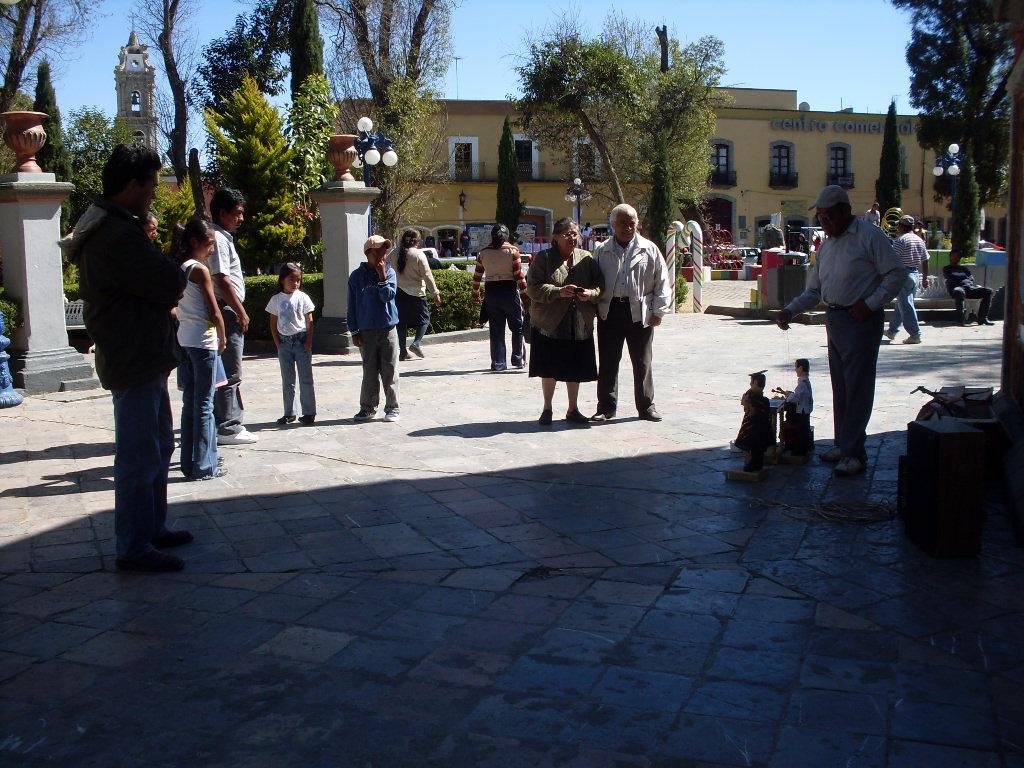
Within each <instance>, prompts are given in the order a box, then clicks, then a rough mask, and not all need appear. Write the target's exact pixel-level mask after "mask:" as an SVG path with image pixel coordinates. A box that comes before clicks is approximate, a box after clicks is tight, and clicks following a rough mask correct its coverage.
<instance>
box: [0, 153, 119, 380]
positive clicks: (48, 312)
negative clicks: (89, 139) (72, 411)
mask: <svg viewBox="0 0 1024 768" xmlns="http://www.w3.org/2000/svg"><path fill="white" fill-rule="evenodd" d="M73 189H74V187H73V186H72V185H71V184H68V183H66V182H58V181H56V177H55V176H54V175H53V174H52V173H8V174H3V175H0V253H3V268H4V288H5V290H6V292H7V295H8V296H10V297H11V298H13V299H15V300H17V301H18V303H20V304H21V315H22V318H23V319H24V322H23V323H22V326H21V327H20V328H18V329H17V330H16V331H15V332H14V333H13V334H11V336H12V339H13V344H12V345H11V373H12V374H13V376H14V385H15V386H16V387H20V388H22V389H24V390H25V391H26V392H29V393H33V392H57V391H61V390H64V389H82V388H84V387H86V386H90V385H91V386H97V387H98V386H99V382H98V381H96V378H95V376H94V375H93V369H92V366H91V365H90V364H89V362H88V360H87V359H86V358H85V356H84V355H82V354H80V353H78V352H76V351H75V350H74V349H72V348H71V347H70V346H68V333H67V329H66V328H65V325H64V279H63V274H62V271H61V254H60V248H59V246H58V245H57V241H58V240H59V239H60V206H61V203H62V202H63V201H64V198H66V197H67V196H68V194H69V193H70V192H71V190H73Z"/></svg>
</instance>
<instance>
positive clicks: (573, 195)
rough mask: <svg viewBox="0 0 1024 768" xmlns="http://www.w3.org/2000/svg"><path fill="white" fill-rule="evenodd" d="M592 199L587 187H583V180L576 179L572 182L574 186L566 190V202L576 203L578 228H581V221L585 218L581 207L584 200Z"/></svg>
mask: <svg viewBox="0 0 1024 768" xmlns="http://www.w3.org/2000/svg"><path fill="white" fill-rule="evenodd" d="M589 199H590V192H588V191H587V189H586V187H584V186H583V180H582V179H580V178H575V179H573V180H572V186H570V187H569V188H568V189H566V190H565V200H566V202H569V203H572V202H575V203H576V226H577V227H578V226H580V221H581V219H582V218H583V207H582V205H581V203H582V201H583V200H589Z"/></svg>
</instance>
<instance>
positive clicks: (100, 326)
mask: <svg viewBox="0 0 1024 768" xmlns="http://www.w3.org/2000/svg"><path fill="white" fill-rule="evenodd" d="M162 165H163V164H162V163H161V162H160V156H159V155H158V154H157V153H156V152H155V151H154V150H152V149H150V148H149V147H146V146H144V145H141V144H132V145H130V146H125V145H124V144H119V145H117V146H116V147H115V148H114V151H113V152H112V153H111V154H110V158H109V159H108V160H107V162H106V164H105V165H104V166H103V197H102V198H101V199H100V200H98V201H97V202H96V203H94V204H93V205H92V206H90V207H89V208H88V209H87V210H86V212H85V213H84V214H82V217H81V218H80V219H79V220H78V222H77V223H76V224H75V229H74V231H73V232H72V234H71V235H70V236H69V237H68V238H65V241H64V242H65V249H66V251H67V253H68V255H69V256H70V257H72V258H75V259H76V260H77V262H78V265H79V270H80V275H81V295H82V299H83V300H84V302H85V309H84V313H83V315H84V319H85V328H86V330H87V331H88V332H89V335H90V336H91V337H92V339H93V341H94V342H95V343H96V361H95V362H96V375H97V376H98V377H99V379H100V383H101V384H102V385H103V387H104V388H105V389H108V390H110V394H111V396H112V399H113V404H114V532H115V534H116V539H117V560H116V564H117V567H118V569H119V570H124V571H180V570H181V569H182V568H184V566H185V564H184V562H183V561H182V559H181V558H180V557H176V556H175V555H172V554H170V553H168V552H164V551H163V550H164V549H167V548H169V547H175V546H178V545H181V544H187V543H188V542H190V541H192V534H190V533H189V532H188V531H173V530H168V528H167V527H166V522H167V472H168V469H169V468H170V464H171V454H172V453H173V452H174V424H173V421H172V418H171V400H170V396H169V394H168V392H167V375H168V374H169V373H170V372H171V371H172V370H173V369H174V367H175V366H176V365H177V363H178V360H177V357H176V354H175V349H174V324H173V319H172V318H171V310H172V309H174V307H175V306H177V304H178V299H179V298H181V295H182V291H183V290H184V289H185V273H184V272H182V271H181V270H180V269H178V265H177V264H175V263H174V261H173V260H172V259H170V258H169V257H167V256H164V255H163V254H161V253H160V251H159V250H158V249H157V247H156V246H155V245H154V244H153V241H152V240H150V239H149V238H148V237H147V236H146V233H145V230H144V229H143V222H144V220H145V218H146V212H147V211H148V210H149V206H150V205H151V204H152V202H153V199H154V198H155V197H156V188H157V185H158V184H159V183H160V182H159V172H160V168H161V167H162Z"/></svg>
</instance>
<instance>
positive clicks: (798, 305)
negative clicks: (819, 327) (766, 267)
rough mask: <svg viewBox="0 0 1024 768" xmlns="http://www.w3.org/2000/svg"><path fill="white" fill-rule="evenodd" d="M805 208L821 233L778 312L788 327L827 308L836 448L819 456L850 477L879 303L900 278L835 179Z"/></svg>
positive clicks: (870, 393)
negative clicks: (795, 292)
mask: <svg viewBox="0 0 1024 768" xmlns="http://www.w3.org/2000/svg"><path fill="white" fill-rule="evenodd" d="M811 210H816V211H817V216H818V220H819V221H820V222H821V226H822V229H824V230H825V234H826V235H827V237H826V239H825V242H824V243H822V244H821V250H820V251H819V252H818V258H817V259H816V260H815V262H814V265H813V266H812V267H811V268H810V271H809V272H808V273H807V288H806V290H804V292H803V293H801V294H800V295H799V296H797V297H796V298H795V299H793V301H791V302H790V303H789V306H787V307H786V308H785V309H783V310H782V311H781V312H779V314H778V317H777V319H776V323H777V324H778V326H779V328H781V329H782V330H784V331H785V330H789V323H790V322H791V321H792V319H793V317H794V316H795V315H797V314H799V313H800V312H803V311H805V310H808V309H810V308H811V307H816V306H817V305H818V304H819V303H820V302H825V303H826V304H827V305H828V312H827V313H826V314H825V333H826V335H827V337H828V369H829V373H830V374H831V377H832V402H833V406H832V414H833V420H834V424H835V445H834V446H833V447H832V448H830V449H829V450H827V451H826V452H825V453H823V454H822V455H821V459H822V461H828V462H837V464H836V469H835V471H836V474H838V475H856V474H859V473H860V472H863V471H864V469H865V467H866V466H867V452H866V451H865V450H864V443H865V441H866V440H867V426H868V421H870V419H871V408H872V405H873V404H874V399H875V372H876V366H877V363H878V347H879V342H880V341H881V339H882V326H883V324H884V321H885V314H884V308H885V305H886V304H888V303H889V302H890V301H892V299H893V297H894V296H895V295H896V294H897V292H899V289H900V286H902V285H903V284H904V283H905V281H906V278H907V269H906V267H904V266H903V263H902V262H901V261H900V258H899V256H897V255H896V251H895V250H894V248H893V245H892V241H891V240H889V238H888V237H887V236H886V234H885V232H883V231H882V230H881V229H880V228H879V227H876V226H874V225H872V224H869V223H868V222H866V221H861V220H859V219H857V218H856V217H855V216H854V215H853V211H852V209H851V207H850V197H849V195H847V193H846V190H845V189H843V188H842V187H840V186H837V185H835V184H832V185H829V186H827V187H825V188H824V189H822V190H821V192H819V193H818V198H817V200H815V202H814V205H813V206H812V207H811Z"/></svg>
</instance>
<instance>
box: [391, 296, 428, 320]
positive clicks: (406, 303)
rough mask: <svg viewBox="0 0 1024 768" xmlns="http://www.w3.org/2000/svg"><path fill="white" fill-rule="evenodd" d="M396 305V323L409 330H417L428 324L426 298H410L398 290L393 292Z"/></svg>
mask: <svg viewBox="0 0 1024 768" xmlns="http://www.w3.org/2000/svg"><path fill="white" fill-rule="evenodd" d="M395 304H397V305H398V322H399V323H400V324H402V325H405V326H408V327H409V328H417V327H419V326H421V325H423V324H424V323H429V322H430V305H429V304H428V303H427V297H426V296H410V295H409V294H408V293H406V292H405V291H403V290H402V289H401V288H399V289H398V290H397V291H396V292H395Z"/></svg>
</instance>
